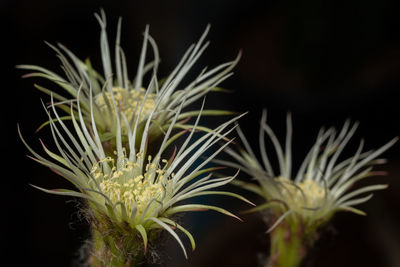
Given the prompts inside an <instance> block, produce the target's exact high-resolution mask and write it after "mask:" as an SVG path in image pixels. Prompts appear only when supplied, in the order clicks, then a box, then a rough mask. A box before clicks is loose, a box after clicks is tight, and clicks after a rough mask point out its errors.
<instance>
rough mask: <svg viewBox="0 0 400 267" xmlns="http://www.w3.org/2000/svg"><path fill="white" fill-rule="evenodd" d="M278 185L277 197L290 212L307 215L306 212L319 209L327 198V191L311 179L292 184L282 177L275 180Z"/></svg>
mask: <svg viewBox="0 0 400 267" xmlns="http://www.w3.org/2000/svg"><path fill="white" fill-rule="evenodd" d="M276 181H277V182H278V184H279V185H280V193H281V196H280V197H279V198H280V199H281V200H282V201H284V202H285V203H286V204H287V205H288V206H289V208H290V209H291V210H293V211H295V212H298V213H302V214H304V213H307V210H308V211H309V210H314V209H318V208H320V207H321V205H322V204H323V203H324V200H325V199H326V198H327V196H328V193H329V191H328V189H327V188H324V187H323V186H321V185H320V184H319V183H317V182H316V181H314V180H312V179H306V180H304V181H302V182H298V183H293V182H291V181H288V180H287V179H285V178H283V177H278V178H276Z"/></svg>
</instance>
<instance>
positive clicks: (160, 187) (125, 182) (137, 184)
mask: <svg viewBox="0 0 400 267" xmlns="http://www.w3.org/2000/svg"><path fill="white" fill-rule="evenodd" d="M137 156H138V157H139V158H140V157H141V154H140V153H138V155H137ZM162 162H163V163H165V166H164V168H163V169H161V168H160V166H157V165H156V164H155V163H152V162H151V156H149V162H148V164H146V167H145V169H144V170H142V168H141V165H139V164H138V163H136V162H131V161H129V160H128V159H127V158H125V157H124V156H123V157H120V158H119V159H118V160H117V164H116V165H115V160H114V159H113V158H111V157H107V158H105V159H103V160H101V161H100V162H98V163H97V164H95V165H94V166H93V168H92V171H91V174H92V175H93V177H94V178H95V179H96V180H97V181H98V183H99V186H100V189H101V193H103V194H104V195H106V196H107V197H108V198H109V199H110V200H111V202H112V203H113V204H114V205H116V204H118V203H122V204H124V205H125V208H126V212H127V215H128V216H130V215H131V214H132V212H133V211H135V210H136V212H137V213H136V216H140V215H141V214H143V212H144V211H145V210H146V208H147V212H150V213H154V212H156V210H157V208H158V207H159V204H158V203H159V202H162V201H163V200H165V199H166V197H168V194H167V191H166V190H168V185H169V184H170V180H169V179H168V177H165V175H164V173H165V169H166V163H167V161H166V160H162ZM118 210H121V207H120V206H118ZM147 212H146V214H148V213H147Z"/></svg>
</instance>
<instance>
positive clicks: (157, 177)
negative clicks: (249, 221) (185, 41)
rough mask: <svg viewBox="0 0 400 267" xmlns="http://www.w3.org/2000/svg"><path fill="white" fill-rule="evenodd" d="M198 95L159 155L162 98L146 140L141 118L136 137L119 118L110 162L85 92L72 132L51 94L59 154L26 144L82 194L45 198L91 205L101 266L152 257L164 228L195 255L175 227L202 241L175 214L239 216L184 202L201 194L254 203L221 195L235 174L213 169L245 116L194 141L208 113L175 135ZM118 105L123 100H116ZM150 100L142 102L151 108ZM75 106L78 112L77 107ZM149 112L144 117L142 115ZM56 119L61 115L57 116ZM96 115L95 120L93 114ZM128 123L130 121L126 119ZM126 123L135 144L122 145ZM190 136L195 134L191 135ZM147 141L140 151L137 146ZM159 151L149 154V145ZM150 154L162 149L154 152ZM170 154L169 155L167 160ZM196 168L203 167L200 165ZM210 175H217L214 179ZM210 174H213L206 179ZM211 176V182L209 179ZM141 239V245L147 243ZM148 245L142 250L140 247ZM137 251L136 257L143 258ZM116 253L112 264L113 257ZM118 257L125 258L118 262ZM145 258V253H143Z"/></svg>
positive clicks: (60, 192) (62, 191)
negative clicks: (87, 117) (155, 126)
mask: <svg viewBox="0 0 400 267" xmlns="http://www.w3.org/2000/svg"><path fill="white" fill-rule="evenodd" d="M188 95H190V92H186V95H185V96H184V98H183V100H182V102H181V103H180V105H179V106H178V107H176V108H175V109H174V110H172V111H169V112H172V113H173V114H174V117H173V118H172V120H171V123H170V124H169V127H168V129H167V130H166V132H165V135H164V137H163V138H162V142H161V144H159V145H158V146H157V147H158V150H155V149H154V146H155V144H149V142H148V135H149V130H150V124H151V122H152V120H153V117H154V116H156V114H157V113H158V112H164V110H163V109H161V110H160V109H159V106H160V102H162V99H160V98H158V99H157V100H156V103H155V105H154V107H153V109H152V110H151V112H150V114H149V115H148V117H147V119H146V121H145V126H144V129H143V134H142V135H141V136H140V137H138V135H136V131H137V129H138V125H139V120H136V121H135V124H134V126H133V130H132V131H131V129H130V127H128V126H129V122H128V120H127V118H126V116H124V115H123V114H116V116H115V121H116V123H115V125H116V126H117V128H116V129H115V132H116V137H115V144H116V151H115V153H114V155H113V156H107V155H106V153H105V149H104V147H103V143H102V142H101V139H100V137H99V133H98V130H97V126H96V123H95V120H94V119H93V117H92V121H91V124H90V126H89V127H88V126H86V125H85V121H84V120H83V119H82V117H83V112H82V109H81V105H80V103H81V101H80V99H79V98H80V91H78V95H77V98H78V101H77V116H78V118H79V119H78V118H76V117H75V113H74V112H72V111H71V123H72V125H73V127H72V129H71V130H70V128H69V127H68V125H67V124H66V123H65V122H64V121H63V120H62V119H61V118H60V116H59V114H58V112H57V109H56V104H55V103H54V100H53V97H52V96H51V105H50V106H49V110H48V109H47V108H46V107H45V110H46V112H47V114H48V116H49V124H50V129H51V132H52V135H53V139H54V142H55V145H56V147H57V149H58V152H57V153H56V152H52V151H50V150H49V149H48V148H47V147H46V146H44V145H43V148H44V150H45V152H46V154H47V155H48V156H49V157H50V159H47V158H45V157H43V156H41V155H40V154H38V153H36V152H35V151H34V150H32V149H31V148H30V147H29V145H28V144H27V143H26V142H25V141H24V139H23V138H22V135H21V134H20V136H21V139H22V141H23V142H24V144H25V145H26V146H27V148H28V149H29V150H30V152H31V153H32V155H33V159H34V160H35V161H37V162H39V163H41V164H42V165H44V166H47V167H49V168H51V169H52V170H54V171H55V172H56V173H58V174H60V175H61V176H62V177H64V178H65V179H67V180H68V181H70V182H71V183H72V184H73V185H74V186H75V187H76V189H77V190H67V189H53V190H48V189H44V188H41V187H38V186H34V187H35V188H38V189H40V190H42V191H44V192H48V193H52V194H56V195H66V196H72V197H79V198H83V199H85V200H87V203H88V205H87V208H88V213H89V214H92V215H91V216H90V218H89V219H90V220H91V222H92V228H93V236H94V239H95V241H94V245H93V246H94V248H95V250H96V248H97V252H95V253H94V258H93V259H92V260H93V261H96V260H98V261H100V262H102V263H103V264H105V265H112V266H120V265H121V266H125V265H124V264H127V263H129V264H132V261H133V260H135V258H137V257H138V255H139V254H140V251H141V250H142V249H144V250H145V251H146V248H147V244H148V242H151V241H152V240H154V239H155V238H156V237H157V234H158V232H159V230H160V229H164V230H166V231H168V232H169V233H170V234H171V235H172V236H173V237H174V238H175V239H176V240H177V242H178V243H179V245H180V246H181V247H182V250H183V252H184V255H185V257H187V254H186V250H185V247H184V245H183V243H182V241H181V239H180V237H179V236H178V235H177V234H176V232H175V231H174V229H179V230H181V231H182V232H183V233H184V234H185V235H186V236H187V237H188V238H189V240H190V242H191V245H192V248H193V249H194V248H195V241H194V239H193V237H192V235H191V234H190V233H189V232H188V231H187V230H186V229H185V228H183V227H182V226H181V225H179V224H178V223H176V222H175V221H174V218H173V216H174V215H175V214H177V213H181V212H188V211H204V210H215V211H217V212H220V213H223V214H226V215H229V216H232V217H235V218H238V217H237V216H235V215H233V214H232V213H230V212H228V211H227V210H225V209H223V208H220V207H216V206H210V205H203V204H197V203H193V204H182V203H181V202H182V201H184V200H188V199H191V198H193V197H195V196H200V195H213V194H216V195H227V196H232V197H236V198H238V199H241V200H244V201H246V202H248V201H247V200H246V199H244V198H243V197H241V196H239V195H237V194H234V193H230V192H224V191H215V190H213V189H214V188H216V187H219V186H222V185H225V184H227V183H229V182H231V181H232V180H233V179H234V177H235V176H236V175H234V176H228V177H221V178H212V174H211V173H210V172H212V171H213V170H215V169H216V168H215V167H211V168H208V167H207V168H205V166H206V165H207V164H208V163H209V162H210V161H211V160H212V159H213V158H214V157H215V156H216V155H217V154H218V153H219V152H220V151H221V150H222V149H223V148H224V147H226V146H227V145H228V144H229V143H230V142H231V141H226V140H227V138H226V136H227V135H228V134H229V133H230V132H231V131H232V130H233V129H234V126H233V127H230V125H231V124H232V123H233V122H234V121H236V120H237V119H238V118H239V117H240V116H237V117H235V118H233V119H231V120H229V121H227V122H225V123H223V124H221V125H220V126H219V127H217V128H216V129H214V130H211V131H209V132H202V136H201V137H198V138H197V139H196V140H193V136H194V133H195V132H196V131H197V127H198V124H199V121H200V118H201V115H202V112H203V107H204V102H203V106H202V107H201V109H200V111H199V114H198V115H197V118H196V121H195V123H194V125H193V128H192V129H191V130H190V131H187V130H182V131H181V132H178V133H174V132H173V131H172V130H173V129H174V126H175V124H176V122H177V120H178V119H179V117H180V116H181V111H182V108H183V107H184V106H185V101H186V100H187V98H188ZM111 100H112V102H113V105H114V106H115V105H116V100H115V99H114V98H112V99H111ZM92 101H93V98H92V97H90V110H93V108H94V104H92V103H93V102H92ZM145 101H146V100H145V99H143V100H142V101H141V102H140V103H139V104H140V106H141V107H143V105H144V103H145ZM72 108H73V107H72V105H71V109H72ZM141 112H143V109H142V108H141V109H140V111H139V113H138V116H141V115H142V114H141ZM52 114H54V115H52ZM92 115H93V114H92ZM120 117H122V118H123V119H124V120H123V121H121V120H120ZM122 125H124V126H125V127H126V129H127V131H128V133H127V135H128V136H127V138H128V143H127V145H126V146H124V145H123V143H122V128H123V126H122ZM189 132H190V133H189ZM185 133H188V137H187V138H186V139H185V140H184V142H183V144H182V146H180V148H179V149H177V148H175V150H174V151H170V152H168V148H169V147H170V145H171V144H172V143H173V142H174V141H175V140H176V139H177V138H178V137H180V136H182V135H183V134H185ZM223 140H225V141H226V142H225V144H224V145H223V146H222V147H221V148H220V149H217V150H216V151H213V152H212V153H211V155H209V156H208V157H207V158H206V159H204V160H202V161H200V162H199V160H200V157H202V155H203V154H204V153H205V152H206V151H209V150H210V149H211V148H212V147H213V145H214V144H215V143H217V142H220V141H223ZM137 142H138V143H139V146H138V148H136V146H135V144H136V143H137ZM150 145H151V146H153V149H152V150H149V149H148V147H149V146H150ZM149 151H152V152H153V151H156V153H154V154H150V152H149ZM166 155H169V156H168V157H165V156H166ZM195 162H196V163H195ZM207 173H210V174H208V175H206V174H207ZM204 175H206V176H204ZM201 176H203V177H201ZM138 240H141V241H140V242H141V243H139V242H138ZM140 244H142V245H140ZM135 251H136V252H135ZM110 255H113V258H112V259H108V258H107V257H109V256H110ZM115 255H119V256H118V257H115ZM139 256H140V255H139Z"/></svg>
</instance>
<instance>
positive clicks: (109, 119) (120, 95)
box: [95, 87, 156, 133]
mask: <svg viewBox="0 0 400 267" xmlns="http://www.w3.org/2000/svg"><path fill="white" fill-rule="evenodd" d="M145 94H146V91H145V90H144V89H143V88H141V89H140V90H135V89H133V90H127V89H124V88H121V87H113V88H112V95H111V94H110V93H109V92H103V93H100V94H98V95H97V96H96V97H95V102H96V104H97V106H98V107H99V109H100V111H101V113H102V114H103V115H106V116H103V117H105V120H106V128H107V129H114V123H115V116H116V112H115V107H114V104H113V101H112V96H113V97H114V100H115V105H116V107H117V109H118V111H119V112H122V113H123V114H124V115H125V117H126V119H127V120H128V122H129V124H130V126H132V125H134V124H135V122H136V120H137V119H139V123H140V122H141V121H143V120H145V119H146V118H147V117H148V116H149V115H150V114H151V112H152V110H153V109H154V107H155V97H156V95H155V94H152V93H149V94H148V96H147V98H146V100H144V97H145ZM143 101H144V103H143ZM142 104H143V108H142V111H141V112H140V108H141V106H142ZM139 112H140V115H139ZM122 125H124V122H122ZM121 128H122V130H123V132H124V133H126V127H121Z"/></svg>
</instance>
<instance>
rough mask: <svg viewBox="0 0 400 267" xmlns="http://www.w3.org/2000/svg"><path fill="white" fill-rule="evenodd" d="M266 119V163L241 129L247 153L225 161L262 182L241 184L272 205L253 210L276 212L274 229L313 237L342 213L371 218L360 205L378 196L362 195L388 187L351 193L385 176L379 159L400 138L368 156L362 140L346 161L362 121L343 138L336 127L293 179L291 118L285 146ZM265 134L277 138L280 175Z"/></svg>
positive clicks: (321, 136) (263, 122)
mask: <svg viewBox="0 0 400 267" xmlns="http://www.w3.org/2000/svg"><path fill="white" fill-rule="evenodd" d="M266 118H267V113H266V111H264V112H263V115H262V118H261V127H260V132H259V144H260V151H261V160H259V159H258V157H257V156H256V155H255V153H254V152H253V150H252V149H251V147H250V145H249V143H248V141H247V140H246V137H245V135H244V134H243V132H242V131H241V130H240V129H239V128H237V129H238V133H239V136H240V137H241V140H242V141H243V144H244V147H245V150H241V151H240V152H241V153H237V152H235V151H234V150H232V149H230V148H226V152H227V153H228V154H230V155H231V156H232V157H233V158H234V159H235V160H236V161H237V162H238V163H235V162H227V161H219V162H221V163H223V164H225V165H228V166H233V167H237V168H240V169H241V170H242V171H244V172H246V173H247V174H249V175H250V176H251V177H252V178H253V179H254V180H256V181H257V183H258V185H256V184H252V183H246V182H242V181H235V183H236V184H238V185H240V186H242V187H244V188H245V189H248V190H250V191H252V192H254V193H257V194H258V195H260V196H262V197H263V198H265V200H266V201H267V202H266V203H265V204H262V205H260V206H258V207H256V208H254V209H252V211H260V210H264V209H269V210H270V212H271V213H272V215H273V216H274V217H275V220H274V221H273V222H272V223H271V225H270V230H273V229H274V228H275V227H276V226H277V225H279V224H280V223H281V222H282V221H285V222H286V223H287V224H288V225H292V226H293V225H296V226H299V225H300V226H301V228H302V229H303V231H306V232H307V231H308V232H311V233H313V232H314V231H315V230H316V229H317V228H318V227H319V226H321V225H322V224H323V223H326V222H327V221H328V220H329V219H330V218H331V217H332V215H333V214H334V213H335V212H337V211H340V210H345V211H351V212H354V213H357V214H365V213H364V212H363V211H361V210H359V209H357V208H355V207H354V206H355V205H358V204H361V203H364V202H366V201H367V200H369V199H370V198H371V197H372V194H368V195H367V196H362V195H363V194H365V193H369V192H371V191H375V190H381V189H385V188H386V187H387V185H384V184H374V185H369V186H364V187H361V188H359V189H355V190H351V189H352V187H353V185H354V184H355V183H356V182H358V181H360V180H362V179H364V178H367V177H370V176H373V175H379V174H380V173H378V172H372V167H373V165H375V164H380V163H383V162H384V160H380V159H376V158H377V157H379V156H380V155H381V154H382V153H383V152H384V151H386V150H387V149H388V148H389V147H391V146H392V145H393V144H394V143H395V142H396V140H397V138H395V139H393V140H391V141H390V142H388V143H387V144H385V145H384V146H382V147H381V148H379V149H377V150H370V151H367V152H362V150H363V145H364V142H363V141H361V142H360V145H359V147H358V149H357V151H356V152H355V154H354V156H352V157H350V158H347V159H343V160H341V161H340V160H339V159H340V155H341V153H342V151H343V150H344V148H345V146H346V145H347V143H348V142H349V140H350V138H351V137H352V136H353V134H354V132H355V130H356V128H357V125H358V123H355V124H353V125H351V124H350V122H349V121H346V123H345V124H344V126H343V128H342V129H341V131H340V132H339V133H338V134H337V133H336V131H335V129H334V128H329V129H328V130H324V129H321V130H320V132H319V134H318V136H317V140H316V142H315V144H314V145H313V146H312V147H311V149H310V151H309V152H308V154H307V156H306V157H305V159H304V161H303V163H302V164H301V166H300V168H299V170H298V171H297V174H296V175H293V172H292V148H291V146H292V122H291V115H290V114H289V115H288V116H287V123H286V125H287V133H286V140H285V147H284V148H282V146H281V145H280V143H279V141H278V138H277V137H276V135H275V134H274V132H273V131H272V129H271V128H270V126H269V125H268V124H266ZM265 133H267V135H268V136H269V138H270V139H271V141H272V144H273V146H274V148H275V151H276V156H277V159H278V163H279V171H278V173H276V170H275V169H274V168H273V167H272V165H271V163H270V160H269V157H268V154H267V152H266V147H265Z"/></svg>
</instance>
